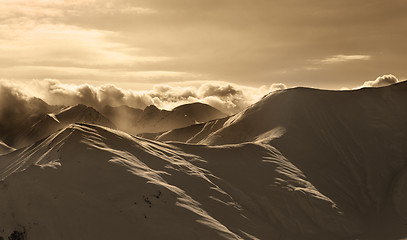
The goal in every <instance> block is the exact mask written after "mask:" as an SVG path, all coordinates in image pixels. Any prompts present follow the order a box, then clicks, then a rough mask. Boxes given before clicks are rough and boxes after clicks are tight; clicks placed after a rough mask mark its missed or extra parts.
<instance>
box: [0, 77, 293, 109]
mask: <svg viewBox="0 0 407 240" xmlns="http://www.w3.org/2000/svg"><path fill="white" fill-rule="evenodd" d="M0 85H1V87H2V91H3V92H8V93H7V94H2V95H4V96H17V97H18V96H20V97H21V100H23V99H25V100H26V101H29V100H28V99H30V97H37V98H40V99H43V100H44V101H45V102H47V103H48V104H50V105H76V104H85V105H88V106H92V107H94V108H96V109H101V108H103V107H104V106H106V105H110V106H120V105H127V106H130V107H134V108H140V109H144V108H145V107H147V106H149V105H156V106H157V107H158V108H161V109H172V108H174V107H176V106H179V105H181V104H186V103H192V102H202V103H206V104H209V105H211V106H213V107H215V108H217V109H219V110H221V111H223V112H225V113H228V114H232V113H236V112H239V111H241V110H243V109H244V108H246V107H247V106H249V105H251V104H253V103H255V102H256V101H258V100H259V99H261V97H262V96H264V95H265V94H267V93H268V92H270V91H276V90H281V89H284V88H286V86H285V85H284V84H281V83H279V84H272V85H270V86H262V87H260V88H252V87H245V86H240V85H233V84H228V83H204V84H202V85H200V86H199V87H191V86H186V87H174V86H169V85H156V86H154V87H153V89H152V90H149V91H136V90H129V89H122V88H119V87H117V86H115V85H112V84H106V85H101V86H93V85H90V84H81V85H73V84H64V83H62V82H60V81H58V80H53V79H44V80H33V81H31V82H30V83H28V84H27V83H25V84H24V83H15V82H10V81H5V80H3V81H1V82H0ZM7 101H8V100H7Z"/></svg>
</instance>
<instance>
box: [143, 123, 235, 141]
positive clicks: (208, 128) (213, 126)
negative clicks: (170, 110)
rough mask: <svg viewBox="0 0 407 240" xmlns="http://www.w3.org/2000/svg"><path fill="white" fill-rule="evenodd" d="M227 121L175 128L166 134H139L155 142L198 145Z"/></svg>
mask: <svg viewBox="0 0 407 240" xmlns="http://www.w3.org/2000/svg"><path fill="white" fill-rule="evenodd" d="M228 119H229V117H224V118H221V119H216V120H212V121H208V122H205V123H198V124H193V125H190V126H187V127H183V128H176V129H172V130H169V131H166V132H160V133H150V134H141V135H140V136H142V137H145V138H149V139H153V140H157V141H177V142H185V143H198V142H200V141H201V140H203V139H204V138H206V137H208V135H209V134H211V133H212V132H215V131H217V130H219V129H220V128H221V127H223V124H224V123H225V122H226V121H227V120H228Z"/></svg>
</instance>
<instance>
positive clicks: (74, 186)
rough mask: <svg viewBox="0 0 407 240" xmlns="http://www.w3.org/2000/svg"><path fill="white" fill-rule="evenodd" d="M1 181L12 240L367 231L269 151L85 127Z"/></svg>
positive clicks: (4, 170)
mask: <svg viewBox="0 0 407 240" xmlns="http://www.w3.org/2000/svg"><path fill="white" fill-rule="evenodd" d="M0 178H1V179H4V180H3V181H2V182H1V185H0V186H1V187H0V191H1V194H0V212H1V213H2V214H1V215H0V226H1V227H2V229H3V231H2V232H1V233H0V235H1V236H2V237H3V238H6V237H7V236H10V235H11V234H13V233H15V234H21V235H24V236H25V237H26V238H27V239H34V240H36V239H42V240H47V239H78V238H79V239H81V238H82V239H130V238H134V237H136V238H139V239H167V238H168V239H277V238H278V239H343V238H344V237H346V236H352V235H354V234H355V233H357V232H358V231H359V229H358V228H357V223H354V222H353V220H352V219H348V216H346V215H343V214H342V213H341V209H339V208H338V207H336V206H335V203H333V202H332V201H331V200H330V199H329V198H327V197H326V196H324V195H323V194H321V193H320V192H319V191H318V190H317V189H316V188H315V187H314V186H313V184H312V183H311V182H309V180H308V179H307V178H306V176H305V175H304V173H303V172H301V171H300V170H299V169H298V168H297V167H295V166H294V165H293V164H291V163H290V162H289V161H288V160H287V159H286V158H285V157H284V156H282V155H281V153H280V152H279V151H278V150H276V149H275V148H273V147H271V146H269V145H267V144H261V143H247V144H237V145H225V146H213V147H211V146H203V145H185V144H179V143H178V144H176V145H171V144H164V143H159V142H154V141H150V140H146V139H142V138H138V137H133V136H130V135H128V134H125V133H123V132H119V131H115V130H112V129H108V128H104V127H100V126H96V125H88V124H75V125H70V126H68V127H67V128H65V129H63V130H61V131H59V132H58V133H55V134H53V135H51V136H50V137H48V138H46V139H44V140H42V141H41V142H38V143H36V144H33V145H32V146H29V147H26V148H23V149H19V150H17V151H14V152H12V153H9V154H7V155H2V156H0ZM316 237H318V238H316Z"/></svg>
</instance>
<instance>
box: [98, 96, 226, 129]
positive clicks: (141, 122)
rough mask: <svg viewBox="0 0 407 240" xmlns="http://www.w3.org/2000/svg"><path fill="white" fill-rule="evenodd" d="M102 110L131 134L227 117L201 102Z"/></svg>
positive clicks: (109, 107)
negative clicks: (164, 107)
mask: <svg viewBox="0 0 407 240" xmlns="http://www.w3.org/2000/svg"><path fill="white" fill-rule="evenodd" d="M101 112H102V114H103V115H105V116H106V117H108V118H109V119H110V120H112V122H113V123H114V124H115V125H116V126H117V127H118V128H119V129H120V130H122V131H125V132H128V133H130V134H146V133H147V134H148V135H149V136H150V135H159V134H158V133H160V132H163V131H168V130H170V129H175V128H182V127H186V126H190V125H194V124H196V123H203V122H208V121H211V120H214V119H219V118H223V117H226V114H224V113H222V112H220V111H219V110H217V109H216V108H214V107H211V106H209V105H207V104H203V103H199V102H196V103H190V104H184V105H180V106H178V107H176V108H174V109H172V110H171V111H168V110H161V109H158V108H157V107H156V106H154V105H150V106H148V107H146V108H145V109H144V110H141V109H136V108H131V107H128V106H119V107H111V106H106V107H104V108H103V109H101ZM153 133H157V134H153ZM146 136H147V135H146Z"/></svg>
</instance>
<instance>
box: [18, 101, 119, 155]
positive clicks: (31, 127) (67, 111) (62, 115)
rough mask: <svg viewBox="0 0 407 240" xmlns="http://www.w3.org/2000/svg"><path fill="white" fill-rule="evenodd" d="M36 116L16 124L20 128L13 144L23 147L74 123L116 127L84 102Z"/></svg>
mask: <svg viewBox="0 0 407 240" xmlns="http://www.w3.org/2000/svg"><path fill="white" fill-rule="evenodd" d="M34 116H35V117H32V118H31V119H28V120H26V121H25V124H24V125H22V126H18V125H16V126H15V128H17V129H19V130H18V132H17V133H16V134H15V135H14V136H13V137H14V140H13V142H14V145H13V146H16V147H21V146H26V145H29V144H31V143H33V142H35V141H38V140H40V139H42V138H45V137H47V136H49V135H51V134H52V133H54V132H56V131H58V130H60V129H62V128H64V127H66V126H68V125H69V124H72V123H79V122H82V123H92V124H97V125H101V126H106V127H110V128H116V127H115V125H114V124H113V123H112V122H111V121H110V120H109V119H107V118H106V117H104V116H103V115H102V114H100V113H99V112H98V111H96V110H95V109H94V108H92V107H88V106H85V105H82V104H79V105H76V106H71V107H60V108H58V109H57V110H55V111H50V112H48V113H39V114H36V115H34ZM22 122H23V121H22Z"/></svg>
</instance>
